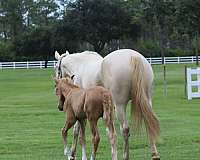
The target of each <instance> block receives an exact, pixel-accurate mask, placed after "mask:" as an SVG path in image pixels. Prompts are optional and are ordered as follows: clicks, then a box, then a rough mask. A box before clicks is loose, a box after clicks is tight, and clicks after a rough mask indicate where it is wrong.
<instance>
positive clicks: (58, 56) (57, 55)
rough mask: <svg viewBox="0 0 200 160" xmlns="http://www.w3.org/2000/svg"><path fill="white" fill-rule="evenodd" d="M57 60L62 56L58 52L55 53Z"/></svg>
mask: <svg viewBox="0 0 200 160" xmlns="http://www.w3.org/2000/svg"><path fill="white" fill-rule="evenodd" d="M55 59H56V60H59V59H60V54H59V53H58V52H57V51H55Z"/></svg>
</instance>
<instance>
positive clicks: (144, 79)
mask: <svg viewBox="0 0 200 160" xmlns="http://www.w3.org/2000/svg"><path fill="white" fill-rule="evenodd" d="M150 67H151V66H149V65H147V64H146V62H145V60H144V59H143V57H141V56H139V55H136V56H132V57H131V68H132V72H133V73H132V110H134V114H133V111H132V113H131V117H132V120H134V125H135V126H136V129H140V128H141V125H142V120H143V121H144V124H145V128H146V131H147V134H148V137H149V138H150V140H151V141H153V142H155V141H156V140H157V138H158V137H159V134H160V127H159V121H158V119H157V117H156V115H155V114H154V112H153V110H152V106H151V93H150V92H151V87H152V82H151V81H152V78H153V74H151V72H152V70H151V68H150ZM148 78H149V79H148Z"/></svg>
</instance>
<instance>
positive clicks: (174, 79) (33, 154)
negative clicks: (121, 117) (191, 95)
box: [0, 65, 200, 160]
mask: <svg viewBox="0 0 200 160" xmlns="http://www.w3.org/2000/svg"><path fill="white" fill-rule="evenodd" d="M153 69H154V72H155V84H154V99H153V104H154V111H155V112H156V114H157V115H158V117H159V120H160V124H161V137H160V141H159V143H158V150H159V152H160V156H161V160H189V159H190V160H191V159H192V160H199V159H200V100H199V99H195V100H192V101H188V100H187V99H186V98H185V95H184V66H183V65H167V95H166V96H164V92H163V67H162V66H160V65H156V66H153ZM53 72H54V71H53V70H52V69H47V70H43V69H31V70H26V69H25V70H22V69H19V70H3V71H0V159H1V160H11V159H12V160H13V159H14V160H29V159H30V160H58V159H59V160H65V159H66V158H65V157H64V156H63V143H62V139H61V134H60V129H61V128H62V126H63V124H64V114H63V113H62V112H59V111H58V110H57V99H56V96H55V94H54V83H53V81H52V79H51V75H52V74H53ZM116 127H117V134H118V157H119V160H120V159H122V153H123V138H122V136H121V134H120V131H119V124H118V123H116ZM99 130H100V133H101V141H100V145H99V149H98V154H97V159H99V160H100V159H101V160H107V159H111V158H110V157H111V156H110V145H109V143H108V139H107V137H106V131H105V128H104V126H103V123H102V121H100V122H99ZM86 132H87V134H86V135H87V154H88V157H89V154H90V150H91V145H90V144H91V140H90V130H89V128H88V127H87V131H86ZM71 140H72V131H70V133H69V142H70V143H71ZM77 156H78V159H81V158H80V156H81V148H80V146H79V145H78V148H77ZM130 159H135V160H150V152H149V148H148V145H147V140H146V138H145V133H142V135H141V136H139V135H133V132H132V131H131V137H130Z"/></svg>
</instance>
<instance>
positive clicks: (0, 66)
mask: <svg viewBox="0 0 200 160" xmlns="http://www.w3.org/2000/svg"><path fill="white" fill-rule="evenodd" d="M0 69H1V70H2V69H3V67H2V63H1V62H0Z"/></svg>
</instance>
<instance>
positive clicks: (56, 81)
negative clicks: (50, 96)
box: [52, 76, 58, 84]
mask: <svg viewBox="0 0 200 160" xmlns="http://www.w3.org/2000/svg"><path fill="white" fill-rule="evenodd" d="M52 79H53V80H54V82H55V83H56V84H57V83H58V78H56V77H53V76H52Z"/></svg>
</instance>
